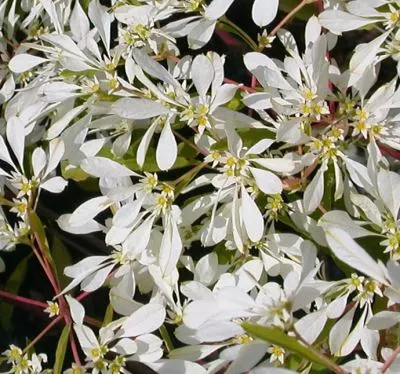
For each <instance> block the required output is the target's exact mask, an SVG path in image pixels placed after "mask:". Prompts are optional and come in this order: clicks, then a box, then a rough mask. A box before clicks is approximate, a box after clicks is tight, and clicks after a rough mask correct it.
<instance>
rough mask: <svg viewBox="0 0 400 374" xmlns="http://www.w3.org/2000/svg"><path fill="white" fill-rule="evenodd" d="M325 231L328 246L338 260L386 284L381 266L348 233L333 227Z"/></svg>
mask: <svg viewBox="0 0 400 374" xmlns="http://www.w3.org/2000/svg"><path fill="white" fill-rule="evenodd" d="M325 232H326V240H327V242H328V244H329V246H330V248H331V249H332V251H333V253H334V254H335V255H336V257H337V258H338V259H339V260H340V261H343V262H344V263H345V264H347V265H349V266H351V267H352V268H354V269H356V270H358V271H361V272H362V273H364V274H366V275H368V276H370V277H371V278H373V279H375V280H377V281H378V282H381V283H383V284H387V281H386V279H385V274H384V272H383V270H382V268H381V266H379V264H378V263H376V262H375V260H374V259H373V258H372V257H371V256H370V255H369V254H368V253H367V252H365V250H364V249H363V248H362V247H361V246H360V245H358V244H357V243H356V242H355V241H354V239H353V238H352V237H351V236H350V234H348V233H347V232H346V231H344V230H342V229H339V228H334V227H332V228H329V229H327V230H326V231H325Z"/></svg>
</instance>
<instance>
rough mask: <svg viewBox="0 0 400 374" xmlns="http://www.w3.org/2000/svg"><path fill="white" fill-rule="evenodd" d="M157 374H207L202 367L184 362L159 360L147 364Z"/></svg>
mask: <svg viewBox="0 0 400 374" xmlns="http://www.w3.org/2000/svg"><path fill="white" fill-rule="evenodd" d="M146 365H147V366H148V367H150V368H151V369H153V370H154V371H155V372H156V373H157V374H172V373H174V374H187V373H190V374H207V370H206V369H204V368H203V367H202V366H201V365H199V364H196V363H194V362H190V361H183V360H159V361H157V362H148V363H146Z"/></svg>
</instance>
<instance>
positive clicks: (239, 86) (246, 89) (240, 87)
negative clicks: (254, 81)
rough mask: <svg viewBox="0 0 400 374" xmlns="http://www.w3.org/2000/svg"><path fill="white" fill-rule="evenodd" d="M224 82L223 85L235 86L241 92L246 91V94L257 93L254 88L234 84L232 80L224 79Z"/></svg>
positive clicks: (237, 83)
mask: <svg viewBox="0 0 400 374" xmlns="http://www.w3.org/2000/svg"><path fill="white" fill-rule="evenodd" d="M224 82H225V83H230V84H236V85H237V86H238V88H239V90H242V91H246V92H249V93H255V92H258V91H257V90H256V89H255V88H253V87H248V86H245V85H244V84H242V83H239V82H236V81H234V80H233V79H229V78H224Z"/></svg>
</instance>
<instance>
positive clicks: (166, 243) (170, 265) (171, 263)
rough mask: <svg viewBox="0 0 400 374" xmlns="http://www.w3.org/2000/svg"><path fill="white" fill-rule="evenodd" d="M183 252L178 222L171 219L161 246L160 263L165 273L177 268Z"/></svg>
mask: <svg viewBox="0 0 400 374" xmlns="http://www.w3.org/2000/svg"><path fill="white" fill-rule="evenodd" d="M181 252H182V240H181V237H180V235H179V231H178V227H177V225H176V223H175V222H174V221H173V220H172V219H171V222H170V224H169V225H168V226H167V228H166V229H165V232H164V235H163V238H162V241H161V246H160V255H159V264H160V268H161V271H162V273H163V274H164V275H169V274H171V273H172V272H173V271H174V270H175V269H176V264H177V263H178V260H179V257H180V255H181Z"/></svg>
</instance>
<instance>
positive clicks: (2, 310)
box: [0, 253, 32, 330]
mask: <svg viewBox="0 0 400 374" xmlns="http://www.w3.org/2000/svg"><path fill="white" fill-rule="evenodd" d="M31 256H32V254H31V253H30V254H29V255H28V256H26V257H25V258H24V259H22V260H21V261H20V263H19V264H18V265H17V266H16V267H15V269H14V271H13V272H12V273H11V275H10V277H9V278H8V280H7V282H6V284H5V285H4V290H5V291H8V292H10V293H12V294H15V295H16V294H18V291H19V289H20V288H21V285H22V283H23V282H24V280H25V275H26V271H27V269H28V260H29V259H30V257H31ZM13 311H14V306H13V305H12V304H8V303H5V302H2V303H0V320H1V325H2V326H3V328H4V330H9V329H10V327H11V324H10V323H11V317H12V314H13Z"/></svg>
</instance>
